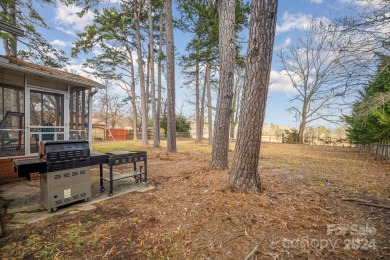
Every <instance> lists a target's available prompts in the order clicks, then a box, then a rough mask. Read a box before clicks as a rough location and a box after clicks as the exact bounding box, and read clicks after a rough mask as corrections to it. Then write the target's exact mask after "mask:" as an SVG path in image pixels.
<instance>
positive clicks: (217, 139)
mask: <svg viewBox="0 0 390 260" xmlns="http://www.w3.org/2000/svg"><path fill="white" fill-rule="evenodd" d="M235 7H236V1H235V0H225V1H221V2H220V6H219V53H220V60H221V61H220V62H221V64H220V69H219V89H218V100H217V111H216V116H215V124H214V135H213V149H212V160H211V164H210V166H211V167H212V168H220V169H227V168H228V166H229V165H228V152H229V123H230V114H231V111H232V98H233V85H234V63H235V62H234V60H235V47H236V45H235Z"/></svg>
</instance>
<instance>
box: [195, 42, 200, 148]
mask: <svg viewBox="0 0 390 260" xmlns="http://www.w3.org/2000/svg"><path fill="white" fill-rule="evenodd" d="M199 41H200V38H199V35H198V44H199ZM199 96H200V90H199V50H198V48H196V61H195V125H196V126H195V142H200V141H201V136H200V109H199V103H200V97H199Z"/></svg>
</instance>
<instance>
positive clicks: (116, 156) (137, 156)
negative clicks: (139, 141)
mask: <svg viewBox="0 0 390 260" xmlns="http://www.w3.org/2000/svg"><path fill="white" fill-rule="evenodd" d="M107 155H108V159H107V163H108V166H109V169H110V175H109V176H108V177H104V176H103V169H102V165H100V166H101V167H100V191H101V192H104V191H105V188H104V183H103V182H104V181H106V182H109V184H110V190H109V192H108V196H110V197H111V196H112V195H113V192H114V181H117V180H122V179H127V178H131V177H133V178H134V180H135V182H136V183H144V184H145V185H147V182H148V177H147V172H148V168H147V153H146V152H144V151H135V152H129V151H114V152H110V153H107ZM138 163H141V164H142V165H139V164H138ZM121 164H127V165H128V166H129V169H128V172H126V173H122V174H117V175H114V171H113V168H114V167H115V166H117V165H121Z"/></svg>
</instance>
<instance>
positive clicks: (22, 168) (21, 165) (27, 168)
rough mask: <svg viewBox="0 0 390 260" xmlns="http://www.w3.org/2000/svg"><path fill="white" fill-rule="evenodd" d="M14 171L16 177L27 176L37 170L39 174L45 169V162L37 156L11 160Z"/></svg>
mask: <svg viewBox="0 0 390 260" xmlns="http://www.w3.org/2000/svg"><path fill="white" fill-rule="evenodd" d="M13 164H14V173H16V174H17V175H18V177H28V175H29V174H30V173H34V172H39V173H40V174H42V173H45V172H46V171H47V163H46V161H44V160H41V159H38V158H32V159H19V160H13Z"/></svg>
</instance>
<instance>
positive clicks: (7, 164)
mask: <svg viewBox="0 0 390 260" xmlns="http://www.w3.org/2000/svg"><path fill="white" fill-rule="evenodd" d="M9 178H17V175H16V174H15V173H14V164H13V163H12V158H0V179H9Z"/></svg>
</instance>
